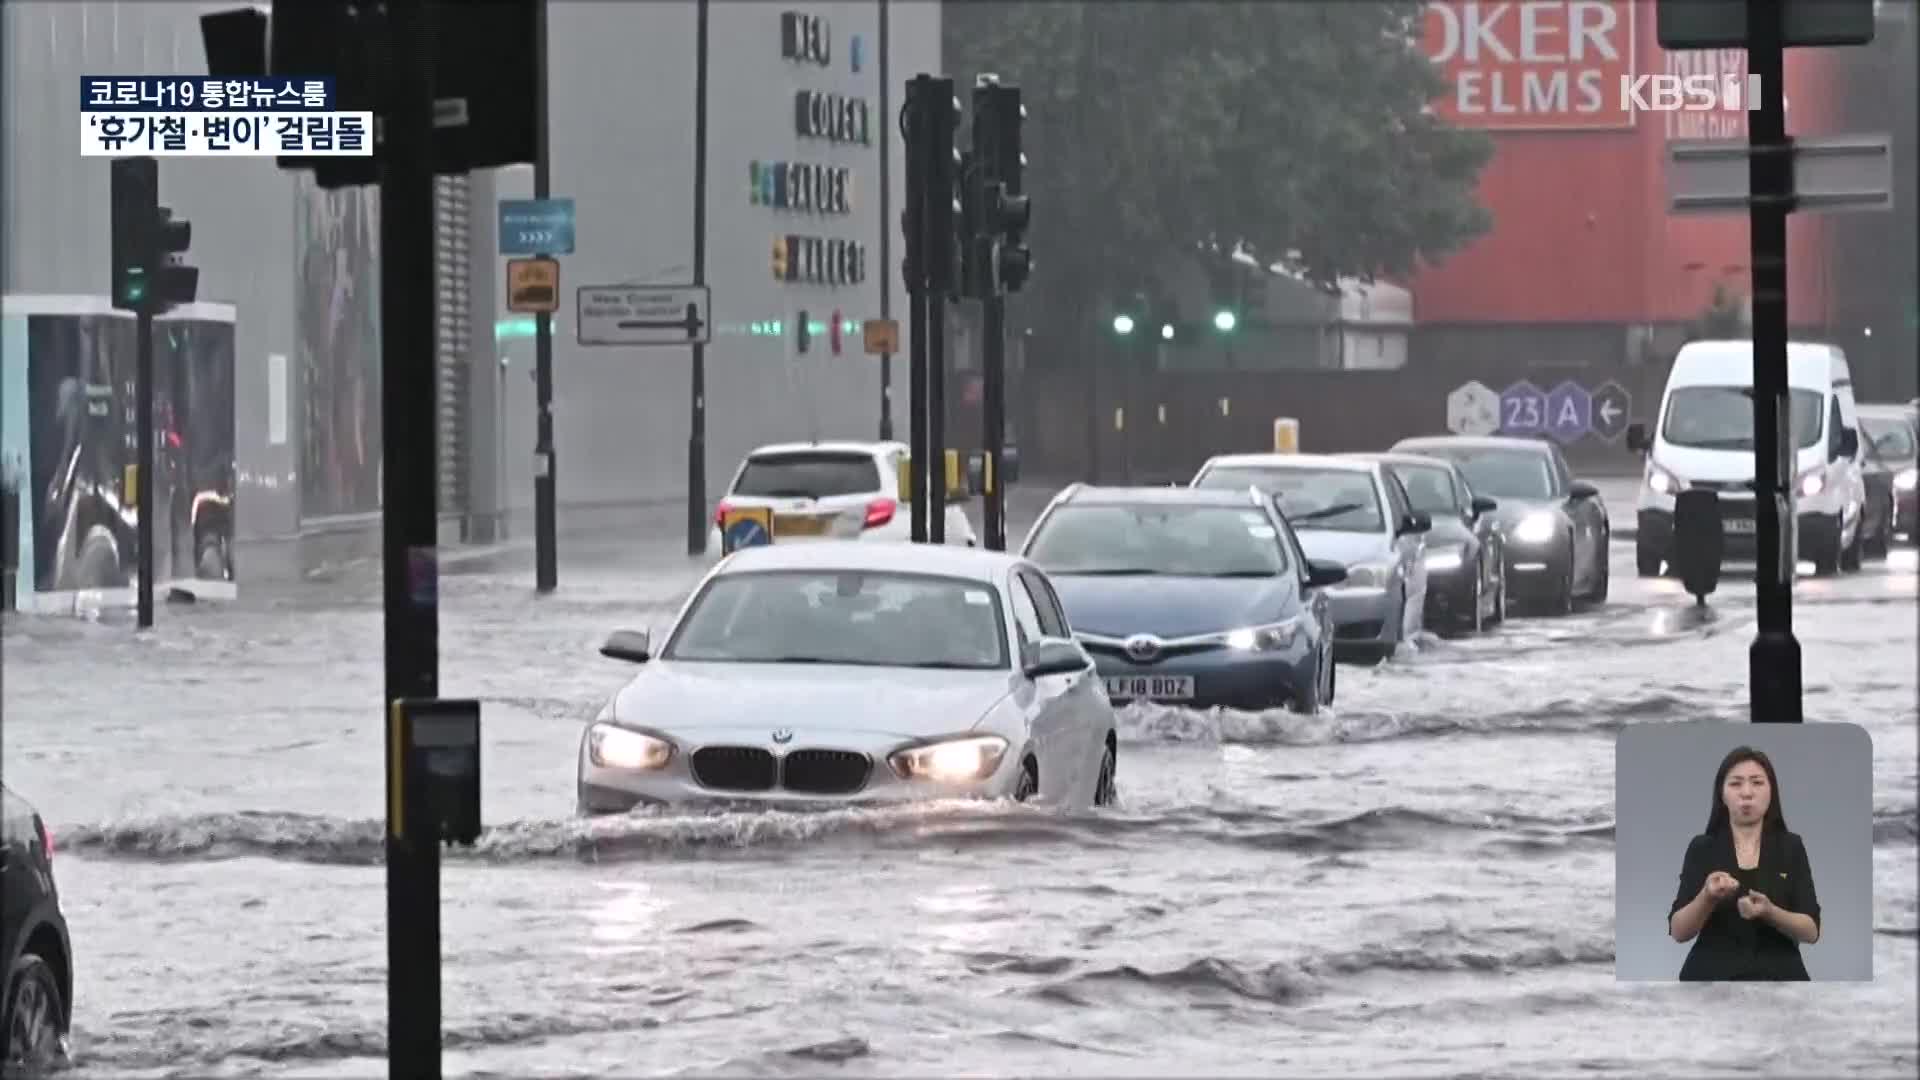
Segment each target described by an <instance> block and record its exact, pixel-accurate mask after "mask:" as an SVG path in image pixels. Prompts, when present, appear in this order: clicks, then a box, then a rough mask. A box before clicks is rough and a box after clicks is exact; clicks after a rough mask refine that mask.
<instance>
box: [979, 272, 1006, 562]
mask: <svg viewBox="0 0 1920 1080" xmlns="http://www.w3.org/2000/svg"><path fill="white" fill-rule="evenodd" d="M980 321H981V324H982V333H983V334H985V336H986V340H985V341H984V342H983V343H982V345H981V349H980V368H981V371H980V375H981V380H980V381H981V386H980V399H981V400H980V405H981V409H980V415H981V419H982V420H983V422H984V424H983V430H982V432H981V439H982V443H983V446H984V448H985V450H986V457H987V469H988V471H989V475H991V476H992V477H993V483H992V484H991V485H990V486H989V489H988V491H987V494H986V498H985V499H984V500H983V502H984V506H983V509H982V517H983V518H984V519H985V525H986V530H987V535H986V537H985V542H986V547H987V550H989V551H1005V550H1007V483H1006V479H1005V478H1004V477H1003V476H1002V475H1001V473H1002V472H1004V470H1003V469H1002V466H1003V465H1004V464H1005V463H1006V454H1005V453H1004V451H1003V450H1002V449H1001V448H1002V447H1004V446H1005V445H1006V443H1007V298H1006V297H1004V296H1001V295H997V294H996V295H992V296H988V297H987V298H986V299H985V300H984V301H982V302H981V305H980Z"/></svg>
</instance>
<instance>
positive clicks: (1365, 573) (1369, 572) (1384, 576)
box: [1342, 563, 1393, 589]
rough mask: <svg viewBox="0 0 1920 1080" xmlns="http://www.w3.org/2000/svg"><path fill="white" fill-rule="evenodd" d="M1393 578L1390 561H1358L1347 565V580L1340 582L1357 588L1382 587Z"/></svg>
mask: <svg viewBox="0 0 1920 1080" xmlns="http://www.w3.org/2000/svg"><path fill="white" fill-rule="evenodd" d="M1392 580H1393V566H1392V564H1390V563H1358V564H1355V565H1353V566H1349V567H1347V580H1346V581H1345V582H1343V583H1342V584H1346V585H1351V586H1353V587H1354V588H1357V589H1384V588H1386V587H1387V583H1388V582H1390V581H1392Z"/></svg>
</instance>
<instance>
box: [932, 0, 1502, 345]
mask: <svg viewBox="0 0 1920 1080" xmlns="http://www.w3.org/2000/svg"><path fill="white" fill-rule="evenodd" d="M1421 9H1422V5H1421V4H1420V3H1417V2H1411V0H1328V2H1323V3H1271V2H1268V3H1218V2H1194V0H1186V2H1182V3H1177V4H1175V3H1142V4H1129V3H1062V2H992V3H980V2H968V3H950V4H946V5H944V7H943V11H944V15H943V18H944V20H945V27H944V39H945V55H946V57H947V58H948V59H947V65H946V66H947V70H948V72H949V73H950V74H952V75H953V76H954V78H955V80H956V85H957V86H959V87H960V88H961V91H960V92H961V96H962V98H963V100H965V98H966V93H967V91H966V89H965V88H966V87H969V86H971V85H972V82H973V78H974V76H975V75H976V74H977V73H980V72H992V73H994V74H997V75H999V76H1000V77H1001V79H1002V80H1003V81H1005V82H1007V83H1010V84H1013V85H1017V86H1019V87H1021V89H1022V90H1023V92H1024V94H1025V100H1026V104H1027V109H1028V113H1029V118H1028V122H1027V129H1026V130H1027V138H1026V146H1027V153H1028V157H1029V158H1030V160H1031V164H1030V167H1029V168H1028V170H1027V174H1026V175H1027V191H1028V193H1029V194H1030V195H1031V196H1032V197H1033V206H1034V225H1033V229H1032V235H1033V250H1034V260H1035V271H1034V279H1033V285H1032V287H1031V288H1030V290H1029V294H1028V295H1029V299H1028V302H1027V305H1026V306H1028V307H1029V309H1030V310H1032V311H1035V312H1042V313H1045V314H1047V315H1048V316H1053V315H1055V314H1056V313H1058V314H1069V315H1070V317H1072V316H1086V315H1092V314H1094V313H1095V312H1097V310H1098V304H1099V302H1100V301H1101V300H1102V299H1103V298H1107V297H1113V296H1123V295H1127V294H1129V293H1131V292H1132V291H1135V290H1137V289H1138V288H1140V287H1141V285H1142V284H1143V282H1142V281H1140V280H1139V279H1140V268H1142V267H1146V266H1150V265H1152V264H1153V263H1155V262H1157V261H1160V260H1163V259H1165V258H1166V257H1167V256H1168V255H1169V254H1170V253H1173V252H1180V251H1192V250H1194V248H1195V245H1197V244H1202V243H1209V242H1211V243H1215V244H1219V245H1221V246H1222V247H1223V248H1231V246H1232V245H1234V244H1235V243H1244V244H1246V245H1247V246H1248V247H1249V248H1250V249H1251V251H1252V252H1253V253H1254V254H1255V256H1256V257H1257V258H1259V259H1260V260H1261V262H1263V263H1269V264H1270V263H1275V262H1286V263H1289V264H1291V265H1293V266H1295V267H1296V268H1297V269H1298V270H1299V271H1300V272H1301V273H1303V274H1304V275H1305V276H1306V277H1307V278H1308V279H1309V280H1311V281H1313V282H1315V283H1317V284H1320V285H1323V286H1331V285H1332V283H1333V282H1334V281H1335V280H1336V279H1338V278H1341V277H1348V276H1352V277H1358V278H1361V279H1363V280H1370V279H1371V278H1372V277H1373V276H1375V275H1377V274H1391V275H1404V274H1407V273H1409V272H1411V271H1412V270H1414V269H1415V268H1417V267H1418V266H1419V265H1420V264H1421V263H1422V262H1434V261H1438V260H1439V259H1440V258H1441V257H1443V256H1444V255H1446V254H1447V253H1448V252H1451V251H1453V250H1456V249H1458V248H1459V247H1461V246H1462V245H1464V244H1466V243H1467V242H1468V241H1470V240H1472V239H1473V238H1474V237H1476V236H1478V235H1480V234H1481V233H1482V232H1484V231H1485V230H1486V229H1487V227H1488V225H1489V221H1490V219H1489V216H1488V214H1487V213H1486V211H1485V210H1484V209H1483V208H1482V207H1481V206H1480V205H1479V204H1478V202H1477V201H1476V199H1475V188H1476V185H1477V182H1478V178H1479V173H1480V169H1481V167H1482V166H1483V165H1484V164H1485V163H1486V161H1487V160H1488V158H1489V157H1490V156H1491V154H1492V144H1491V142H1490V140H1488V139H1487V138H1486V137H1485V136H1484V135H1482V134H1479V133H1476V132H1466V131H1459V130H1455V129H1451V128H1448V127H1446V126H1444V125H1443V124H1441V123H1440V122H1439V121H1437V120H1436V119H1435V118H1434V117H1432V116H1431V115H1429V114H1428V113H1427V112H1426V109H1425V106H1426V105H1427V103H1428V102H1430V101H1431V100H1432V99H1433V98H1434V97H1435V96H1437V95H1438V94H1439V93H1440V92H1441V90H1442V89H1443V85H1442V82H1441V80H1440V78H1439V75H1438V73H1437V72H1436V71H1435V70H1434V68H1433V65H1432V64H1431V63H1430V62H1429V61H1428V60H1427V59H1426V57H1425V55H1424V54H1423V53H1422V52H1421V51H1420V48H1419V41H1418V36H1419V31H1420V28H1421V25H1422V24H1421V17H1422V10H1421ZM1031 321H1034V322H1036V323H1038V322H1041V321H1051V319H1050V318H1049V319H1047V320H1039V319H1035V320H1031Z"/></svg>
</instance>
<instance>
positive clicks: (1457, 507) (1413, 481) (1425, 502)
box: [1346, 454, 1507, 634]
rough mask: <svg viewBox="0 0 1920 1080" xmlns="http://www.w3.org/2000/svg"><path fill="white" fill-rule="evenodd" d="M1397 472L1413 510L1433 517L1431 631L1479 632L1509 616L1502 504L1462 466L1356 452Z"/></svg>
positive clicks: (1428, 611)
mask: <svg viewBox="0 0 1920 1080" xmlns="http://www.w3.org/2000/svg"><path fill="white" fill-rule="evenodd" d="M1346 456H1351V457H1357V458H1363V459H1366V460H1369V461H1377V462H1379V463H1381V464H1382V465H1385V466H1386V467H1387V468H1388V469H1390V470H1392V472H1393V474H1394V475H1395V476H1396V477H1399V479H1400V486H1401V487H1404V488H1406V489H1407V498H1408V500H1409V501H1411V502H1412V504H1413V508H1414V509H1415V510H1418V511H1420V512H1421V513H1423V514H1425V515H1427V516H1428V517H1429V518H1431V519H1432V520H1433V528H1432V529H1430V530H1428V532H1427V553H1426V560H1427V603H1426V611H1425V618H1424V622H1425V625H1426V626H1427V627H1428V628H1429V629H1433V630H1447V629H1451V630H1453V631H1455V632H1464V633H1476V634H1477V633H1479V632H1480V631H1482V630H1484V629H1485V628H1486V627H1488V626H1490V625H1494V624H1496V623H1500V622H1502V621H1504V620H1505V619H1506V617H1507V564H1506V546H1505V545H1506V539H1505V536H1504V535H1503V533H1502V531H1501V528H1500V519H1499V516H1498V515H1497V514H1496V513H1495V511H1496V510H1498V509H1499V508H1500V504H1499V503H1498V502H1496V501H1495V500H1493V499H1490V498H1488V497H1487V496H1485V495H1479V494H1476V493H1475V492H1474V490H1473V486H1472V485H1471V484H1470V483H1469V482H1468V481H1467V478H1466V475H1465V474H1464V473H1462V472H1461V471H1460V468H1459V466H1457V465H1455V464H1453V463H1452V462H1450V461H1447V460H1446V459H1444V458H1435V457H1421V456H1419V455H1416V454H1352V455H1346Z"/></svg>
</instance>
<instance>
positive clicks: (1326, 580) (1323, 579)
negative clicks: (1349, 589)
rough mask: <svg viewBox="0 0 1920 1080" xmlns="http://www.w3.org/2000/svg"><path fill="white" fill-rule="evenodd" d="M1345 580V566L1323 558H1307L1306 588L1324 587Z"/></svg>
mask: <svg viewBox="0 0 1920 1080" xmlns="http://www.w3.org/2000/svg"><path fill="white" fill-rule="evenodd" d="M1345 580H1347V568H1346V567H1344V566H1341V565H1340V564H1339V563H1337V562H1328V561H1327V560H1325V559H1308V560H1307V588H1309V589H1324V588H1326V587H1327V586H1329V585H1338V584H1340V583H1341V582H1343V581H1345Z"/></svg>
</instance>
